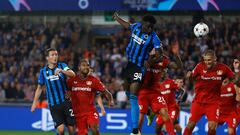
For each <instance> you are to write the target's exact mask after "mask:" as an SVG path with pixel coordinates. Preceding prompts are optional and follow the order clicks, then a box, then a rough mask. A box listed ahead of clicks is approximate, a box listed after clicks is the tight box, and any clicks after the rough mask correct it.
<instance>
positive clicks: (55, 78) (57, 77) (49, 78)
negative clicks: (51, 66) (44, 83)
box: [47, 75, 59, 81]
mask: <svg viewBox="0 0 240 135" xmlns="http://www.w3.org/2000/svg"><path fill="white" fill-rule="evenodd" d="M47 79H48V80H50V81H54V80H59V76H58V75H50V76H48V77H47Z"/></svg>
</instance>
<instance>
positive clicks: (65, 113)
mask: <svg viewBox="0 0 240 135" xmlns="http://www.w3.org/2000/svg"><path fill="white" fill-rule="evenodd" d="M50 112H51V115H52V118H53V122H54V126H55V128H57V127H58V126H59V125H61V124H65V125H67V126H74V125H75V118H74V114H73V110H72V103H71V102H70V101H65V102H63V103H61V104H59V105H54V106H52V107H50Z"/></svg>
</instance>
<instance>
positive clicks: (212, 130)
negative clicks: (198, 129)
mask: <svg viewBox="0 0 240 135" xmlns="http://www.w3.org/2000/svg"><path fill="white" fill-rule="evenodd" d="M216 129H217V122H215V121H209V122H208V135H216Z"/></svg>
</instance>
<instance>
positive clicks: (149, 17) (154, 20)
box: [142, 15, 157, 24]
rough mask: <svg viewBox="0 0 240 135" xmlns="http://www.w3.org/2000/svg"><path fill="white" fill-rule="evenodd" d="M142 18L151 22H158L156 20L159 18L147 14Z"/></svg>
mask: <svg viewBox="0 0 240 135" xmlns="http://www.w3.org/2000/svg"><path fill="white" fill-rule="evenodd" d="M142 20H143V21H144V22H150V23H151V24H156V22H157V20H156V19H155V17H154V16H152V15H145V16H143V18H142Z"/></svg>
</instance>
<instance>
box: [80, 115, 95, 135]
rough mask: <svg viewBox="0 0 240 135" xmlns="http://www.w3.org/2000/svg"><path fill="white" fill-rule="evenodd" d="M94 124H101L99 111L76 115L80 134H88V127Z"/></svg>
mask: <svg viewBox="0 0 240 135" xmlns="http://www.w3.org/2000/svg"><path fill="white" fill-rule="evenodd" d="M92 125H99V114H98V112H89V113H86V114H82V115H79V116H76V126H77V132H78V135H79V134H87V133H88V127H89V126H92Z"/></svg>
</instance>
